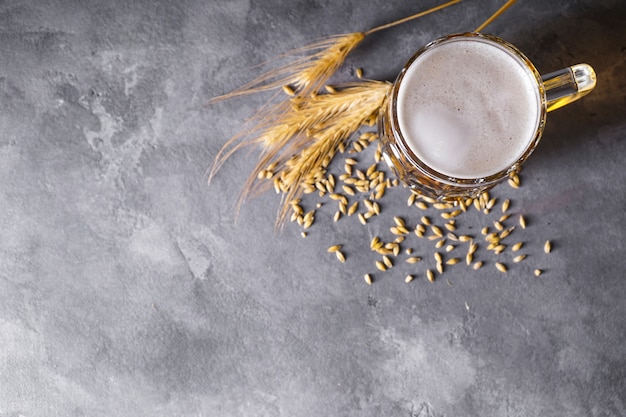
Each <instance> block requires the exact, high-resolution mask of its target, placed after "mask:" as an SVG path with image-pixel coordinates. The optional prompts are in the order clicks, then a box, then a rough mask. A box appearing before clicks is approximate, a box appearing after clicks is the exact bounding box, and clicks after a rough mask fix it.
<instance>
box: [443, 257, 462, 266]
mask: <svg viewBox="0 0 626 417" xmlns="http://www.w3.org/2000/svg"><path fill="white" fill-rule="evenodd" d="M459 262H461V260H460V259H459V258H450V259H448V260H447V261H446V265H456V264H458V263H459Z"/></svg>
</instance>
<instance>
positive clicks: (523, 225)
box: [519, 214, 526, 229]
mask: <svg viewBox="0 0 626 417" xmlns="http://www.w3.org/2000/svg"><path fill="white" fill-rule="evenodd" d="M519 225H520V226H521V227H522V229H526V219H525V218H524V216H522V215H521V214H520V216H519Z"/></svg>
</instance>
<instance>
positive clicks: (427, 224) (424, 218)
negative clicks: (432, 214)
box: [421, 216, 431, 226]
mask: <svg viewBox="0 0 626 417" xmlns="http://www.w3.org/2000/svg"><path fill="white" fill-rule="evenodd" d="M421 221H422V224H424V225H426V226H430V225H431V222H430V219H429V218H428V217H426V216H422V218H421Z"/></svg>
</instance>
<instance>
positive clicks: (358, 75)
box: [354, 68, 363, 79]
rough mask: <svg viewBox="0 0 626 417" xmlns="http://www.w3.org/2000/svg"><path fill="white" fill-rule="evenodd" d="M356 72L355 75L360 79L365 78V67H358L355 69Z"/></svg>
mask: <svg viewBox="0 0 626 417" xmlns="http://www.w3.org/2000/svg"><path fill="white" fill-rule="evenodd" d="M354 73H355V75H356V77H357V78H358V79H361V78H363V69H362V68H357V69H356V70H355V71H354Z"/></svg>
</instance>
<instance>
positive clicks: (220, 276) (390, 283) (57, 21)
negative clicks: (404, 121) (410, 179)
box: [0, 0, 626, 417]
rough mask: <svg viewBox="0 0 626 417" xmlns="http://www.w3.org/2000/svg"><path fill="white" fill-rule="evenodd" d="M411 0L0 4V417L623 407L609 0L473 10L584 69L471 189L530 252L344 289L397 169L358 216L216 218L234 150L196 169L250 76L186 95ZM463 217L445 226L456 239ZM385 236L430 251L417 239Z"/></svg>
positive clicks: (471, 6)
mask: <svg viewBox="0 0 626 417" xmlns="http://www.w3.org/2000/svg"><path fill="white" fill-rule="evenodd" d="M414 3H415V4H414ZM417 3H419V4H417ZM417 3H416V2H408V1H402V0H360V1H356V0H341V1H328V0H317V1H315V0H312V1H309V0H295V1H287V0H269V1H257V0H233V1H211V0H210V1H168V0H159V1H117V0H114V1H106V2H85V1H62V0H61V1H46V2H41V1H39V2H38V1H31V0H24V1H8V2H2V3H1V4H0V50H1V55H0V127H1V132H2V134H1V135H0V172H1V178H2V184H1V185H0V224H1V230H2V233H1V237H0V297H1V298H0V416H3V417H4V416H7V417H8V416H11V417H13V416H15V417H17V416H216V417H235V416H255V417H256V416H259V417H260V416H272V417H278V416H289V417H296V416H359V417H366V416H413V417H416V416H420V417H425V416H481V417H486V416H539V415H540V416H544V417H548V416H555V417H556V416H569V417H578V416H581V417H582V416H586V417H587V416H619V415H621V416H624V415H626V400H625V399H626V348H625V347H624V346H625V345H626V328H625V326H626V301H625V300H626V276H625V275H626V273H625V272H624V269H625V266H626V259H625V255H626V246H625V244H624V241H625V240H626V233H625V229H626V227H625V225H626V214H625V212H626V190H625V185H624V184H625V183H626V171H625V170H624V161H625V160H626V76H625V74H626V31H625V30H624V28H625V27H626V4H625V3H624V2H623V1H621V0H615V1H611V0H605V1H595V0H587V1H569V0H568V1H566V0H556V1H551V2H545V1H539V0H528V1H519V2H518V4H517V5H516V6H514V8H512V9H511V10H509V11H508V12H507V13H506V14H505V15H504V16H502V17H501V18H500V19H499V20H498V21H496V22H495V23H494V24H493V25H492V26H490V27H489V28H488V32H491V33H495V34H498V35H500V36H503V37H504V38H506V39H508V40H509V41H511V42H513V43H515V44H516V45H518V46H519V47H520V48H521V49H522V50H524V51H525V52H526V53H527V55H528V56H529V57H530V58H531V59H532V60H533V61H534V62H535V63H536V65H537V67H538V68H539V70H540V71H542V72H549V71H552V70H555V69H558V68H561V67H563V66H566V65H569V64H574V63H578V62H588V63H590V64H591V65H593V66H594V67H595V68H596V71H597V73H598V79H599V81H598V87H597V89H596V91H594V92H593V93H592V94H591V95H589V96H588V97H586V98H585V99H583V100H582V101H580V102H578V103H575V104H572V105H571V106H568V107H567V108H565V109H562V110H559V111H558V112H555V113H551V114H550V116H549V121H548V127H547V129H546V131H545V134H544V140H543V141H542V143H541V144H540V146H539V148H538V149H537V151H536V153H535V154H534V155H533V157H532V158H531V160H529V162H528V165H527V167H526V169H525V170H524V172H523V175H522V180H523V187H522V188H521V189H520V190H517V191H515V190H512V189H511V188H509V187H508V186H506V185H504V186H501V187H499V188H497V189H496V190H494V193H493V194H494V195H496V196H498V198H500V199H501V200H502V199H503V198H511V199H512V200H513V205H512V210H513V211H515V212H523V213H525V214H526V216H527V218H528V219H529V228H528V229H526V230H524V231H519V233H517V232H516V234H517V236H518V237H519V240H524V241H525V242H527V243H526V246H525V253H527V254H528V255H529V258H528V260H527V261H525V262H524V263H522V264H519V265H513V264H510V266H511V270H510V271H509V273H508V274H506V275H504V274H501V273H499V272H497V271H496V270H495V268H494V267H493V262H492V257H489V256H488V255H487V254H484V252H483V255H481V256H482V258H483V259H484V260H486V261H488V264H487V265H486V266H485V267H484V268H483V269H481V270H480V271H477V272H475V271H470V270H468V269H467V268H465V267H462V266H457V267H451V268H449V269H448V271H446V273H445V274H444V275H443V276H442V277H440V278H439V279H438V280H437V281H436V282H435V283H434V284H431V283H428V282H427V281H426V280H425V279H424V270H425V266H420V265H418V266H416V267H414V268H413V269H411V268H409V266H408V265H406V264H404V262H401V261H400V260H399V261H398V266H397V267H395V268H393V269H392V270H391V271H389V272H387V273H386V274H375V280H376V281H375V283H374V285H372V286H367V285H365V283H364V282H363V279H362V276H363V274H364V273H365V272H374V271H375V269H374V259H375V258H374V257H373V255H372V254H371V253H370V252H369V250H368V243H369V239H370V238H371V237H372V236H373V235H378V234H380V235H384V234H385V233H387V230H388V227H389V226H390V224H391V216H393V215H396V214H400V215H403V216H404V217H405V218H406V219H407V221H409V222H412V223H415V222H416V221H417V219H419V216H421V214H422V213H420V212H419V210H418V209H412V210H409V209H408V208H407V207H406V204H405V201H406V197H407V191H406V190H405V189H402V188H398V189H395V190H393V191H392V192H389V193H388V195H386V196H385V198H384V199H383V202H382V203H381V204H382V206H383V215H382V216H381V217H380V218H378V219H373V220H372V222H370V223H369V224H368V226H367V227H363V226H361V225H360V224H359V223H358V221H356V219H355V218H347V219H344V220H343V221H340V222H338V223H333V222H332V215H333V214H334V208H332V207H334V206H333V205H331V204H326V205H325V206H324V207H323V208H322V209H321V210H319V212H318V214H317V217H316V218H317V220H316V223H315V224H314V227H313V228H312V229H311V230H310V234H309V236H308V237H307V238H306V239H302V238H301V237H300V229H299V228H298V227H297V226H296V225H294V224H287V226H286V227H285V229H284V231H283V232H282V233H277V232H275V231H274V228H273V224H274V219H275V215H276V211H277V209H278V207H279V198H278V196H276V195H275V194H273V193H269V194H265V195H262V196H261V197H259V198H258V199H256V200H253V201H252V202H250V203H249V204H248V205H246V206H244V208H243V210H242V211H241V215H240V217H239V221H238V223H237V224H235V223H234V220H235V215H234V206H235V201H236V197H237V194H238V192H239V190H240V187H241V185H242V184H243V182H244V180H245V178H246V176H247V174H248V172H249V170H250V169H251V167H252V162H253V161H254V157H255V155H254V153H253V154H252V155H247V154H246V153H245V152H242V153H238V154H236V155H235V156H234V157H233V158H232V159H230V160H229V161H228V163H227V164H226V165H225V166H224V168H223V169H222V170H221V171H220V172H219V174H218V175H217V177H216V178H215V179H214V181H213V182H212V184H211V185H210V186H207V184H206V175H205V173H206V170H207V168H208V167H209V165H210V162H211V160H212V158H213V157H214V156H215V154H216V153H217V152H218V150H219V149H220V147H221V146H222V145H223V144H224V143H225V141H226V140H227V139H228V138H229V137H230V136H231V135H233V134H235V133H236V132H237V131H238V130H239V129H240V128H241V126H242V122H243V120H245V119H246V117H249V116H250V115H251V114H252V112H253V111H254V110H255V109H256V108H258V107H259V106H260V105H262V104H263V103H264V102H265V100H266V99H267V97H268V96H266V95H255V96H250V97H247V98H241V99H235V100H232V101H227V102H222V103H219V104H214V105H210V106H206V103H207V101H208V100H209V99H210V98H211V97H213V96H215V95H218V94H222V93H225V92H227V91H230V90H231V89H232V88H234V87H236V86H239V85H241V84H242V83H243V82H245V81H247V80H249V79H250V78H251V77H252V76H253V75H255V74H257V72H256V71H255V70H251V69H250V68H251V67H252V66H253V65H255V64H258V63H259V62H263V61H265V60H268V59H270V58H271V57H273V56H275V55H277V54H278V53H281V52H284V51H286V50H288V49H291V48H294V47H298V46H302V45H304V44H306V43H309V42H310V41H312V40H314V39H317V38H320V37H322V36H326V35H331V34H336V33H344V32H351V31H356V30H366V29H368V28H371V27H373V26H376V25H379V24H382V23H386V22H388V21H391V20H394V19H397V18H400V17H404V16H407V15H409V14H412V13H414V12H417V11H419V10H422V9H425V8H427V7H430V6H433V5H435V4H436V2H435V1H422V2H417ZM502 3H503V2H502V1H494V0H489V1H479V0H465V1H464V2H463V3H461V4H460V5H456V6H453V7H452V8H450V9H448V10H446V11H444V12H440V13H438V14H436V15H432V16H429V17H426V18H423V19H421V20H419V21H416V22H413V23H408V24H406V25H404V26H402V27H398V28H395V29H391V30H388V31H386V32H381V33H379V34H378V35H376V36H372V37H371V38H368V39H367V40H366V41H365V42H364V43H363V44H362V45H361V46H360V47H359V48H358V49H357V50H356V51H354V53H353V54H351V55H350V57H349V58H348V60H347V62H346V64H345V66H344V67H343V68H342V69H341V70H340V71H339V73H338V75H337V79H339V80H348V79H352V78H353V76H352V74H353V71H354V69H355V68H356V67H363V68H364V69H365V75H366V76H367V77H370V78H375V79H381V80H385V79H387V80H392V79H393V78H394V76H395V74H397V72H398V71H399V69H400V67H401V66H402V64H403V63H404V62H405V61H406V59H408V57H409V56H410V55H411V54H412V52H413V51H414V50H416V49H417V48H418V47H420V46H422V45H423V44H424V43H426V42H427V41H429V40H431V39H434V38H436V37H438V36H440V35H443V34H445V33H449V32H457V31H465V30H471V29H473V28H475V27H476V26H477V25H478V24H479V23H481V22H482V21H483V20H484V19H485V18H486V17H487V16H488V15H489V14H491V13H492V11H494V10H496V9H497V8H498V7H499V5H500V4H502ZM372 152H373V151H372ZM372 152H370V150H368V152H366V153H365V154H364V155H363V156H361V157H360V159H361V160H362V161H363V163H364V164H369V161H368V158H371V155H372ZM337 167H338V169H341V168H340V167H341V164H340V163H338V165H337ZM307 201H308V203H307V204H309V207H311V206H312V205H313V204H314V203H315V202H317V201H321V200H320V199H316V198H311V199H309V200H307ZM431 216H436V213H431ZM481 216H482V215H478V214H472V215H468V216H466V217H464V218H461V219H459V220H458V222H459V224H463V225H464V227H466V228H469V227H473V231H474V233H475V234H477V233H478V229H479V227H480V226H482V224H481V222H484V220H483V217H481ZM433 218H434V217H433ZM387 234H388V233H387ZM546 239H552V240H553V242H554V247H555V248H554V251H553V253H552V254H550V255H545V254H543V252H542V250H541V247H542V245H543V242H544V241H545V240H546ZM334 243H344V244H345V245H346V255H347V257H348V260H347V262H346V263H345V264H340V263H339V262H337V260H336V259H335V258H334V257H333V256H330V255H329V254H327V253H326V248H327V247H328V246H330V245H331V244H334ZM407 246H412V247H414V248H415V249H416V253H419V254H423V256H424V257H425V258H427V260H425V261H424V263H425V264H427V265H428V264H430V266H431V267H432V262H431V261H432V259H431V258H432V257H431V256H430V253H432V243H431V242H422V241H418V240H417V238H413V240H411V241H410V243H407ZM502 256H508V258H505V259H510V255H502ZM535 266H537V267H541V268H543V269H545V270H546V273H545V274H544V275H542V276H541V277H539V278H536V277H534V276H533V275H532V270H533V269H534V267H535ZM409 271H414V272H415V273H416V279H415V281H413V282H412V283H411V284H408V285H407V284H405V283H404V282H403V279H404V276H405V275H406V274H407V273H408V272H409Z"/></svg>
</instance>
